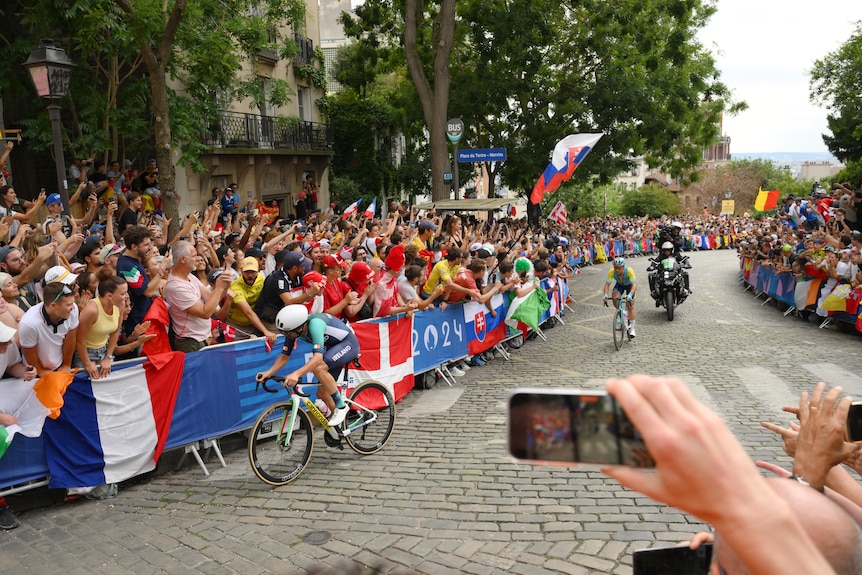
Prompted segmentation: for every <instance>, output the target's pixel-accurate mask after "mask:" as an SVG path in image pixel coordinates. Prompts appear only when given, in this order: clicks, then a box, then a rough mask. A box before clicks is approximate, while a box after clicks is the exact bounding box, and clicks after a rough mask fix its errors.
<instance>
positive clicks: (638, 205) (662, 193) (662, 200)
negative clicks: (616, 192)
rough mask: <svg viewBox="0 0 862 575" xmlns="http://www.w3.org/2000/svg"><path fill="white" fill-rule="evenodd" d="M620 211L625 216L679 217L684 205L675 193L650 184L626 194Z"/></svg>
mask: <svg viewBox="0 0 862 575" xmlns="http://www.w3.org/2000/svg"><path fill="white" fill-rule="evenodd" d="M620 210H621V211H622V215H624V216H650V217H653V218H657V217H659V216H662V215H668V216H678V215H679V214H681V213H682V204H681V203H680V201H679V197H678V196H677V195H676V194H675V193H673V192H671V191H670V190H668V189H667V188H665V187H663V186H661V185H658V184H650V185H648V186H643V187H641V188H638V189H637V190H631V191H627V192H625V194H624V195H623V198H622V201H621V202H620Z"/></svg>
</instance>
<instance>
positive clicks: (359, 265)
mask: <svg viewBox="0 0 862 575" xmlns="http://www.w3.org/2000/svg"><path fill="white" fill-rule="evenodd" d="M373 277H374V270H372V269H371V266H369V265H368V264H367V263H365V262H356V263H355V264H353V267H352V268H350V274H349V275H348V276H347V279H349V280H350V283H352V284H353V285H355V286H357V287H359V286H364V285H368V283H369V282H371V279H372V278H373Z"/></svg>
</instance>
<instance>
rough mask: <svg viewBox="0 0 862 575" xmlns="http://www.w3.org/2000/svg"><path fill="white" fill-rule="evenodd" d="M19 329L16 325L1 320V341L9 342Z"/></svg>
mask: <svg viewBox="0 0 862 575" xmlns="http://www.w3.org/2000/svg"><path fill="white" fill-rule="evenodd" d="M16 331H18V330H17V329H15V328H14V327H9V326H8V325H6V324H5V323H2V322H0V343H9V342H10V341H12V338H13V337H15V332H16Z"/></svg>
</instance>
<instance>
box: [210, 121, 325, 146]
mask: <svg viewBox="0 0 862 575" xmlns="http://www.w3.org/2000/svg"><path fill="white" fill-rule="evenodd" d="M203 140H204V143H205V144H207V145H208V146H211V147H213V148H259V149H269V150H274V149H282V150H313V151H328V150H331V149H332V140H333V139H332V130H331V129H330V128H329V126H328V125H327V124H319V123H316V122H302V121H299V122H290V121H283V119H280V118H276V117H274V116H261V115H259V114H239V113H236V112H221V114H220V115H219V122H217V123H215V124H212V125H210V127H209V129H208V130H207V131H206V132H205V133H204V134H203Z"/></svg>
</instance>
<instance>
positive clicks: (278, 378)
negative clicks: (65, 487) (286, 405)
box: [254, 375, 311, 397]
mask: <svg viewBox="0 0 862 575" xmlns="http://www.w3.org/2000/svg"><path fill="white" fill-rule="evenodd" d="M286 379H287V378H286V377H284V376H281V375H273V376H272V377H268V378H266V379H264V380H263V381H258V382H257V383H256V384H255V386H254V390H255V391H257V389H258V387H262V388H263V390H264V391H266V392H267V393H278V389H272V388H271V387H269V386H268V385H267V384H266V382H267V381H270V380H272V381H275V382H276V383H281V384H283V383H284V380H286ZM291 391H292V393H295V394H296V395H299V396H301V397H311V394H309V393H303V392H302V391H301V390H300V389H299V384H297V385H295V386H293V388H292V390H291Z"/></svg>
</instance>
